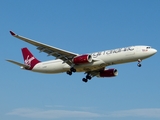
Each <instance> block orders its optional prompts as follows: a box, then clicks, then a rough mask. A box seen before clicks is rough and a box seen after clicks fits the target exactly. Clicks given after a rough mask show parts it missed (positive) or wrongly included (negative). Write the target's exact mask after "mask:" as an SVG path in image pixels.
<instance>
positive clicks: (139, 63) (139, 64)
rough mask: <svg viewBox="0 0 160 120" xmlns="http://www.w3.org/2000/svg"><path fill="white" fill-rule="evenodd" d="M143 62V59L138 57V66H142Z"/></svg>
mask: <svg viewBox="0 0 160 120" xmlns="http://www.w3.org/2000/svg"><path fill="white" fill-rule="evenodd" d="M141 62H142V60H141V59H138V64H137V66H138V67H141V66H142V65H141Z"/></svg>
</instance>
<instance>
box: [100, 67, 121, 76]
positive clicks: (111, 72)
mask: <svg viewBox="0 0 160 120" xmlns="http://www.w3.org/2000/svg"><path fill="white" fill-rule="evenodd" d="M117 75H118V70H117V69H107V70H104V71H100V73H99V77H115V76H117Z"/></svg>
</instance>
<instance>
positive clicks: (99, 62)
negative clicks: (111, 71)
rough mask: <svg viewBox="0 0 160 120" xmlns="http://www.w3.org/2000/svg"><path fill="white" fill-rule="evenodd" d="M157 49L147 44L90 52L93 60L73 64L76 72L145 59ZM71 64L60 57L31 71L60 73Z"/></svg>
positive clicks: (36, 66) (39, 64)
mask: <svg viewBox="0 0 160 120" xmlns="http://www.w3.org/2000/svg"><path fill="white" fill-rule="evenodd" d="M156 52H157V50H155V49H153V48H151V47H149V46H131V47H125V48H118V49H114V50H106V51H101V52H95V53H91V54H90V55H91V56H92V59H93V61H94V62H91V63H86V64H79V65H74V68H75V69H76V71H77V72H86V71H92V70H97V69H99V68H102V67H106V66H109V65H115V64H122V63H128V62H134V61H138V59H141V60H143V59H146V58H148V57H150V56H152V55H154V54H155V53H156ZM70 68H71V66H70V65H68V64H67V63H64V61H62V60H60V59H56V60H50V61H46V62H40V63H38V64H36V65H35V66H34V68H33V69H32V71H35V72H40V73H50V74H54V73H61V72H66V71H68V70H70Z"/></svg>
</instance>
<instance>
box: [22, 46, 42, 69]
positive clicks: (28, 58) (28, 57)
mask: <svg viewBox="0 0 160 120" xmlns="http://www.w3.org/2000/svg"><path fill="white" fill-rule="evenodd" d="M22 54H23V59H24V64H25V65H28V66H30V68H29V69H30V70H31V69H32V68H33V67H34V66H35V65H36V64H37V63H39V62H40V61H39V60H38V59H36V58H35V57H34V56H33V54H32V53H31V52H30V51H29V50H28V49H27V48H22Z"/></svg>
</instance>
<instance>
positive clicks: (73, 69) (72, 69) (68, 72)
mask: <svg viewBox="0 0 160 120" xmlns="http://www.w3.org/2000/svg"><path fill="white" fill-rule="evenodd" d="M72 72H76V69H75V68H74V67H71V69H70V71H67V72H66V73H67V74H68V75H72Z"/></svg>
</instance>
